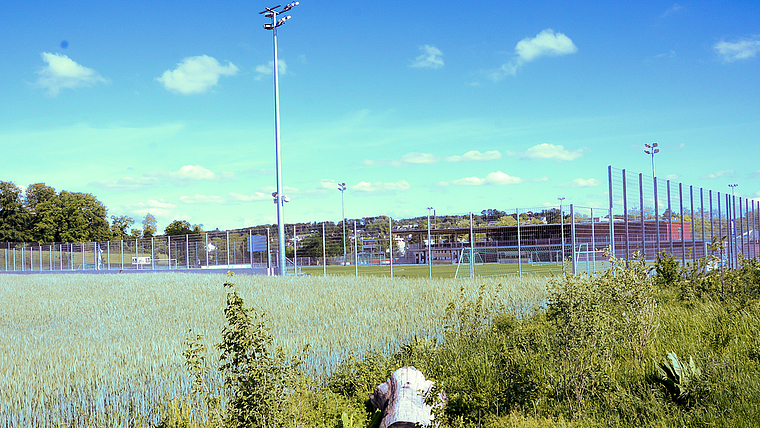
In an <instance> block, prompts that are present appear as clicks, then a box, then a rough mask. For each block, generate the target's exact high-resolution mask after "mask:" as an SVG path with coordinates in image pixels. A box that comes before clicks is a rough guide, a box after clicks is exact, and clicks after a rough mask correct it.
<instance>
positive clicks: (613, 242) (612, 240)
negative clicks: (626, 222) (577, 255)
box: [594, 166, 617, 260]
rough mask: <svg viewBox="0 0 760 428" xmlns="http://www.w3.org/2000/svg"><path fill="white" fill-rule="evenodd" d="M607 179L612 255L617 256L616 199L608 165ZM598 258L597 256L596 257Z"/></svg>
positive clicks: (610, 169)
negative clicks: (614, 213)
mask: <svg viewBox="0 0 760 428" xmlns="http://www.w3.org/2000/svg"><path fill="white" fill-rule="evenodd" d="M607 181H608V182H609V199H610V207H609V212H608V217H609V224H610V251H611V252H612V255H613V256H615V257H617V255H616V254H615V217H614V215H613V212H614V211H613V206H614V199H612V183H613V181H612V166H608V167H607ZM594 259H595V260H596V256H595V257H594Z"/></svg>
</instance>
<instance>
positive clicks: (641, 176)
mask: <svg viewBox="0 0 760 428" xmlns="http://www.w3.org/2000/svg"><path fill="white" fill-rule="evenodd" d="M639 205H640V209H639V211H640V216H641V219H640V220H641V256H642V257H643V258H644V260H646V259H647V238H646V230H645V229H644V174H641V173H639Z"/></svg>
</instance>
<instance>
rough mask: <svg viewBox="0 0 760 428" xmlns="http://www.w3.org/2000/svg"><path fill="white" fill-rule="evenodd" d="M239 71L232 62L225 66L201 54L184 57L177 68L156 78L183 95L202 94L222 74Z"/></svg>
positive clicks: (217, 80) (227, 74)
mask: <svg viewBox="0 0 760 428" xmlns="http://www.w3.org/2000/svg"><path fill="white" fill-rule="evenodd" d="M238 71H239V70H238V68H237V67H236V66H235V65H234V64H232V63H231V62H228V63H227V65H226V66H223V65H221V64H219V61H217V60H216V59H215V58H213V57H210V56H208V55H200V56H192V57H187V58H185V59H183V60H182V62H180V63H179V64H177V68H176V69H174V70H166V71H164V74H163V75H161V77H156V80H157V81H159V82H160V83H161V84H162V85H164V88H166V89H168V90H170V91H172V92H178V93H180V94H183V95H191V94H202V93H204V92H207V91H208V90H209V89H211V88H212V87H213V86H216V84H217V83H218V82H219V77H220V76H232V75H235V74H237V72H238Z"/></svg>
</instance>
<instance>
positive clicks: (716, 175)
mask: <svg viewBox="0 0 760 428" xmlns="http://www.w3.org/2000/svg"><path fill="white" fill-rule="evenodd" d="M735 173H736V171H734V170H733V169H727V170H725V171H716V172H711V173H709V174H705V175H702V176H700V177H699V178H705V179H708V180H713V179H715V178H720V177H723V176H726V175H734V174H735Z"/></svg>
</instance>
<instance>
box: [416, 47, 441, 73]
mask: <svg viewBox="0 0 760 428" xmlns="http://www.w3.org/2000/svg"><path fill="white" fill-rule="evenodd" d="M420 50H421V51H422V52H424V53H423V54H422V55H420V56H418V57H417V58H415V59H414V62H413V63H412V64H411V65H410V66H409V67H412V68H434V69H435V68H441V67H443V58H441V56H442V55H443V52H441V50H440V49H438V48H437V47H435V46H430V45H425V46H420Z"/></svg>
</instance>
